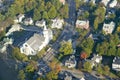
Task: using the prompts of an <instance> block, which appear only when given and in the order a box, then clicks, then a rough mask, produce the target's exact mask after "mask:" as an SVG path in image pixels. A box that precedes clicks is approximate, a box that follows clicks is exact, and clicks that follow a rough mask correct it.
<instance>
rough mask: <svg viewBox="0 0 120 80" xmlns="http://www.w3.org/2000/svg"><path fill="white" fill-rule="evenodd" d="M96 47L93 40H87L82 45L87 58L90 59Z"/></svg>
mask: <svg viewBox="0 0 120 80" xmlns="http://www.w3.org/2000/svg"><path fill="white" fill-rule="evenodd" d="M93 46H94V41H93V40H92V39H91V38H87V39H85V40H84V41H82V43H81V44H80V47H81V48H82V49H83V51H85V52H86V54H87V56H88V57H89V56H90V54H91V53H92V49H93Z"/></svg>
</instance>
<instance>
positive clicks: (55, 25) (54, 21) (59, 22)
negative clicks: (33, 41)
mask: <svg viewBox="0 0 120 80" xmlns="http://www.w3.org/2000/svg"><path fill="white" fill-rule="evenodd" d="M63 24H64V20H63V19H59V18H55V19H52V25H51V28H57V29H61V28H62V27H63Z"/></svg>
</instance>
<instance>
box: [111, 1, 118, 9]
mask: <svg viewBox="0 0 120 80" xmlns="http://www.w3.org/2000/svg"><path fill="white" fill-rule="evenodd" d="M116 5H117V0H113V1H112V2H111V3H110V4H109V7H111V8H114V7H115V6H116Z"/></svg>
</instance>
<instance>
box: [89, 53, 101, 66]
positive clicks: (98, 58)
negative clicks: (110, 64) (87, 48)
mask: <svg viewBox="0 0 120 80" xmlns="http://www.w3.org/2000/svg"><path fill="white" fill-rule="evenodd" d="M91 60H93V61H94V62H95V63H97V64H98V63H100V62H101V61H102V56H99V55H98V54H97V55H95V54H94V56H93V58H92V59H91Z"/></svg>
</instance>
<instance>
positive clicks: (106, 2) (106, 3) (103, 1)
mask: <svg viewBox="0 0 120 80" xmlns="http://www.w3.org/2000/svg"><path fill="white" fill-rule="evenodd" d="M101 2H102V3H103V4H104V5H105V6H107V5H108V3H109V2H110V0H101Z"/></svg>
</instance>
